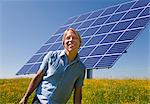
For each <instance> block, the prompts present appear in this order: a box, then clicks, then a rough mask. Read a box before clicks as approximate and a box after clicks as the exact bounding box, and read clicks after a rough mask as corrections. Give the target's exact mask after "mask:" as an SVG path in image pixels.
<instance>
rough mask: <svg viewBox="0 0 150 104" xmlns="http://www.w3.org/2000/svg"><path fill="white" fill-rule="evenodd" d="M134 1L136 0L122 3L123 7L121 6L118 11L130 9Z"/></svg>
mask: <svg viewBox="0 0 150 104" xmlns="http://www.w3.org/2000/svg"><path fill="white" fill-rule="evenodd" d="M134 3H135V1H134V2H129V3H125V4H122V5H121V7H119V9H118V10H117V11H116V12H122V11H126V10H129V9H130V8H131V6H132V5H133V4H134Z"/></svg>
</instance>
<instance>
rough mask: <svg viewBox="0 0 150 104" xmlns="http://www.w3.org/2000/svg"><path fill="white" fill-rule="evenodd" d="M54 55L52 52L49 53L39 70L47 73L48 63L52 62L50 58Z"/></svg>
mask: <svg viewBox="0 0 150 104" xmlns="http://www.w3.org/2000/svg"><path fill="white" fill-rule="evenodd" d="M51 55H52V52H49V53H48V54H46V55H45V56H44V58H43V61H42V64H41V65H40V69H39V70H43V71H44V72H46V71H47V68H48V62H49V60H50V57H51Z"/></svg>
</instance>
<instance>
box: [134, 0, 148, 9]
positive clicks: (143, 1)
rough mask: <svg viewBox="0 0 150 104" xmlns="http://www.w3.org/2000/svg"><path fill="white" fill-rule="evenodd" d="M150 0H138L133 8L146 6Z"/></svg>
mask: <svg viewBox="0 0 150 104" xmlns="http://www.w3.org/2000/svg"><path fill="white" fill-rule="evenodd" d="M149 2H150V0H139V1H137V3H136V4H135V5H134V6H133V7H132V9H134V8H139V7H143V6H146V5H147V4H148V3H149Z"/></svg>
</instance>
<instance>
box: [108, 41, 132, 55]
mask: <svg viewBox="0 0 150 104" xmlns="http://www.w3.org/2000/svg"><path fill="white" fill-rule="evenodd" d="M130 43H131V42H122V43H115V44H114V45H113V47H112V48H111V49H110V50H109V51H108V52H107V54H113V53H123V52H124V51H125V49H126V48H127V46H128V45H129V44H130Z"/></svg>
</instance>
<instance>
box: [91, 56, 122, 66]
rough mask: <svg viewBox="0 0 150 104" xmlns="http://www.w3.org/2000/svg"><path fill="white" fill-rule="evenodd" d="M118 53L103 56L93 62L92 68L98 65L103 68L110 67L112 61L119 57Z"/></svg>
mask: <svg viewBox="0 0 150 104" xmlns="http://www.w3.org/2000/svg"><path fill="white" fill-rule="evenodd" d="M119 56H120V55H111V56H104V57H103V58H102V59H101V60H100V62H99V63H98V64H95V66H94V68H96V67H100V68H105V67H106V66H107V67H108V68H110V67H112V65H113V64H114V62H115V61H116V60H117V59H118V58H119Z"/></svg>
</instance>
